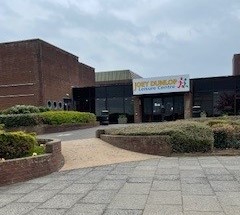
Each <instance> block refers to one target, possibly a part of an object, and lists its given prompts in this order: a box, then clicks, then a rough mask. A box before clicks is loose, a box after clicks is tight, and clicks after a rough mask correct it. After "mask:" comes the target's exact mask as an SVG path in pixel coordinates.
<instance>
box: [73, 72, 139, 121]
mask: <svg viewBox="0 0 240 215" xmlns="http://www.w3.org/2000/svg"><path fill="white" fill-rule="evenodd" d="M134 78H141V77H140V76H139V75H137V74H136V73H134V72H132V71H130V70H118V71H108V72H97V73H95V87H85V88H74V89H73V101H74V107H75V109H76V110H78V111H90V112H92V113H95V114H96V116H97V117H98V118H99V117H100V115H101V111H102V110H106V109H107V110H109V112H110V122H111V123H117V119H118V116H119V115H120V114H125V115H126V116H127V118H128V122H134V110H133V109H134V105H133V103H134V101H133V93H132V82H133V79H134Z"/></svg>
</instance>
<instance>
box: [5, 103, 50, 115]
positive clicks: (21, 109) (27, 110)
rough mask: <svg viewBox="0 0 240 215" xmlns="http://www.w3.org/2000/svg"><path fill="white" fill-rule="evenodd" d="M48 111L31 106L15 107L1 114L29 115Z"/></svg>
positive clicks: (44, 108) (45, 108) (46, 108)
mask: <svg viewBox="0 0 240 215" xmlns="http://www.w3.org/2000/svg"><path fill="white" fill-rule="evenodd" d="M49 110H50V109H49V108H48V107H36V106H33V105H15V106H13V107H10V108H8V109H5V110H3V111H2V112H1V114H5V115H6V114H29V113H40V112H46V111H49Z"/></svg>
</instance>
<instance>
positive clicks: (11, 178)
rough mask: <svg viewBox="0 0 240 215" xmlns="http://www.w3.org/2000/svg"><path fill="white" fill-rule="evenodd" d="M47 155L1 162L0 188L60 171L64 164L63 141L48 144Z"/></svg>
mask: <svg viewBox="0 0 240 215" xmlns="http://www.w3.org/2000/svg"><path fill="white" fill-rule="evenodd" d="M46 153H47V154H44V155H39V156H34V157H26V158H17V159H11V160H6V161H4V162H0V186H1V185H6V184H12V183H16V182H21V181H27V180H30V179H33V178H37V177H40V176H44V175H48V174H50V173H52V172H55V171H58V170H59V169H60V168H61V167H62V166H63V164H64V158H63V155H62V153H61V141H60V140H53V141H50V142H48V143H46Z"/></svg>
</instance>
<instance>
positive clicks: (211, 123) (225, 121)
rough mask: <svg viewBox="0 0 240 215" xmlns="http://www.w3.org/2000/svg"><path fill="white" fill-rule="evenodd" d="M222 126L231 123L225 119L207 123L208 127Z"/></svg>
mask: <svg viewBox="0 0 240 215" xmlns="http://www.w3.org/2000/svg"><path fill="white" fill-rule="evenodd" d="M216 124H218V125H220V124H221V125H222V124H229V122H228V121H227V120H224V119H215V120H209V121H207V125H209V126H210V127H212V126H214V125H216Z"/></svg>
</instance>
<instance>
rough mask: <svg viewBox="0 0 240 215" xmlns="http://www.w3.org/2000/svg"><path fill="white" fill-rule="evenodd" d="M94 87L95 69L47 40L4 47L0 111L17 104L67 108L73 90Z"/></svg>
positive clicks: (1, 52) (0, 54)
mask: <svg viewBox="0 0 240 215" xmlns="http://www.w3.org/2000/svg"><path fill="white" fill-rule="evenodd" d="M94 84H95V71H94V68H92V67H90V66H88V65H85V64H83V63H80V62H79V61H78V57H77V56H75V55H73V54H71V53H68V52H66V51H64V50H62V49H60V48H58V47H55V46H53V45H51V44H49V43H47V42H45V41H43V40H40V39H33V40H25V41H16V42H9V43H1V44H0V110H1V109H5V108H7V107H10V106H13V105H16V104H25V105H28V104H29V105H36V106H47V105H49V106H52V107H53V108H63V102H64V101H69V100H70V98H71V93H72V87H90V86H94Z"/></svg>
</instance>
